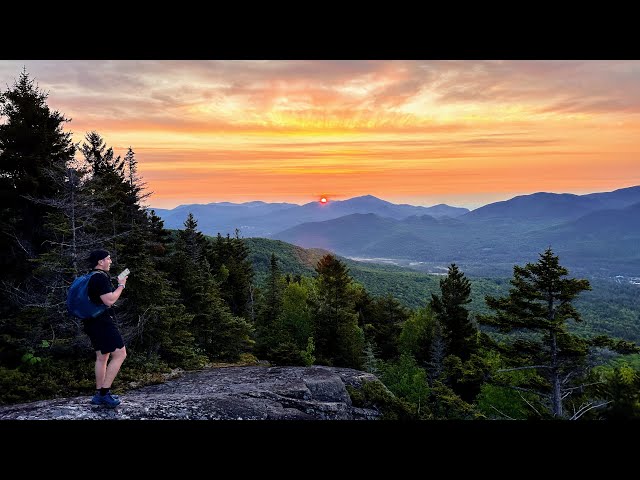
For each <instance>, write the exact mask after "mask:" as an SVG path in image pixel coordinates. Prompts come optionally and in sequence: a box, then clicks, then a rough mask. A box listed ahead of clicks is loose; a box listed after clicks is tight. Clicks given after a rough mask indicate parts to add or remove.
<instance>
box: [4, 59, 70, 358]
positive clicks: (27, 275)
mask: <svg viewBox="0 0 640 480" xmlns="http://www.w3.org/2000/svg"><path fill="white" fill-rule="evenodd" d="M47 97H48V94H47V93H45V92H43V91H41V90H39V88H38V87H37V85H35V83H34V81H33V80H31V79H30V77H29V75H28V74H27V73H26V70H25V71H23V72H22V73H21V75H20V77H19V79H18V80H17V81H16V82H15V83H14V85H13V87H12V88H9V89H8V90H7V91H6V92H2V93H0V117H3V118H4V122H3V123H2V124H1V125H0V252H2V255H0V293H1V294H0V298H1V300H0V363H2V364H3V365H5V366H9V367H14V366H17V365H19V364H20V358H21V357H22V354H23V353H24V352H33V351H35V350H36V349H38V350H40V351H42V349H41V347H40V346H41V345H50V343H49V342H48V340H51V339H52V336H53V338H55V335H56V334H57V333H60V332H59V330H58V329H57V327H58V326H59V324H60V321H59V319H60V311H61V310H63V309H62V308H61V305H60V296H61V295H60V289H59V287H60V286H61V284H62V282H61V275H60V274H58V273H57V274H56V276H55V278H53V277H51V276H50V275H49V273H50V272H51V270H47V268H45V261H44V258H45V257H46V256H47V255H49V254H52V256H53V258H55V254H56V252H58V253H59V250H60V243H57V240H58V239H59V232H57V231H55V229H54V228H52V227H53V225H55V224H56V223H58V220H59V219H58V218H57V214H58V212H57V210H56V205H55V204H54V203H53V199H55V198H56V197H57V196H58V195H59V194H60V191H61V190H63V189H64V188H65V187H64V185H65V174H66V172H67V169H66V166H67V164H68V163H69V162H70V161H72V159H73V156H74V153H75V146H74V144H73V143H72V141H71V133H68V132H64V131H63V127H64V124H65V123H67V122H69V120H68V119H66V118H65V117H64V116H63V115H62V114H61V113H59V112H57V111H51V110H50V109H49V107H48V105H47V103H46V101H47ZM63 271H64V270H63ZM47 351H48V349H47ZM29 354H31V353H29ZM43 355H44V352H43Z"/></svg>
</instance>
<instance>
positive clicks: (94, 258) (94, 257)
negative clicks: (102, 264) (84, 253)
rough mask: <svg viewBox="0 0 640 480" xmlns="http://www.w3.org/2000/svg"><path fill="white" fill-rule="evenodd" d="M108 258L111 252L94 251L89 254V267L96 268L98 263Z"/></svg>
mask: <svg viewBox="0 0 640 480" xmlns="http://www.w3.org/2000/svg"><path fill="white" fill-rule="evenodd" d="M108 256H109V252H107V251H106V250H94V251H93V252H91V253H90V254H89V258H88V262H89V267H91V268H94V267H95V266H96V265H97V264H98V261H100V260H102V259H103V258H107V257H108Z"/></svg>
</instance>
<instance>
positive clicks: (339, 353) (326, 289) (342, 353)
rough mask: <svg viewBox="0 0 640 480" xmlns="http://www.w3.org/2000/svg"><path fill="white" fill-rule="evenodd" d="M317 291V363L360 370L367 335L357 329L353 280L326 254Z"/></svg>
mask: <svg viewBox="0 0 640 480" xmlns="http://www.w3.org/2000/svg"><path fill="white" fill-rule="evenodd" d="M316 272H317V273H318V277H317V288H316V296H315V298H314V299H313V300H312V304H313V322H314V339H315V344H316V357H317V361H318V363H324V364H329V365H336V366H344V367H352V368H360V367H361V366H362V360H363V359H362V355H363V352H364V334H363V332H362V329H360V328H359V327H358V317H357V315H356V313H355V305H354V298H353V294H352V292H351V291H350V289H349V286H350V284H351V282H352V281H353V279H352V278H351V276H350V275H349V271H348V269H347V267H346V265H345V264H344V263H342V262H341V261H340V260H338V259H337V258H336V257H335V256H334V255H331V254H327V255H325V256H324V257H322V258H321V259H320V260H319V261H318V264H317V265H316Z"/></svg>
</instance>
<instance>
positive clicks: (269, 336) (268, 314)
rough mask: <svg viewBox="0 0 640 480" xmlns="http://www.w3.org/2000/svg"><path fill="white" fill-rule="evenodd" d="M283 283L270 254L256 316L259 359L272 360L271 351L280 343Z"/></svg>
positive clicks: (273, 258)
mask: <svg viewBox="0 0 640 480" xmlns="http://www.w3.org/2000/svg"><path fill="white" fill-rule="evenodd" d="M283 289H284V281H283V278H282V274H281V273H280V267H279V266H278V260H277V258H276V256H275V254H274V253H272V254H271V261H270V268H269V273H268V275H267V282H266V285H265V288H264V292H263V298H262V300H261V302H260V304H259V306H258V312H257V315H256V354H257V355H258V356H259V357H261V358H267V359H271V358H272V355H271V353H272V351H273V350H275V349H276V347H277V345H278V344H279V343H281V341H282V339H281V337H282V336H283V333H284V332H283V331H282V330H283V329H282V326H281V325H280V324H279V322H278V317H280V315H281V313H282V295H283Z"/></svg>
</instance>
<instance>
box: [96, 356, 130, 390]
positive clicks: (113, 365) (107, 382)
mask: <svg viewBox="0 0 640 480" xmlns="http://www.w3.org/2000/svg"><path fill="white" fill-rule="evenodd" d="M125 358H127V349H126V347H122V348H116V349H115V350H114V351H113V352H111V361H110V362H109V365H108V366H107V371H106V373H105V376H104V380H103V382H102V388H111V384H112V383H113V380H114V378H116V375H117V374H118V372H119V371H120V367H121V366H122V362H124V359H125Z"/></svg>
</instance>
